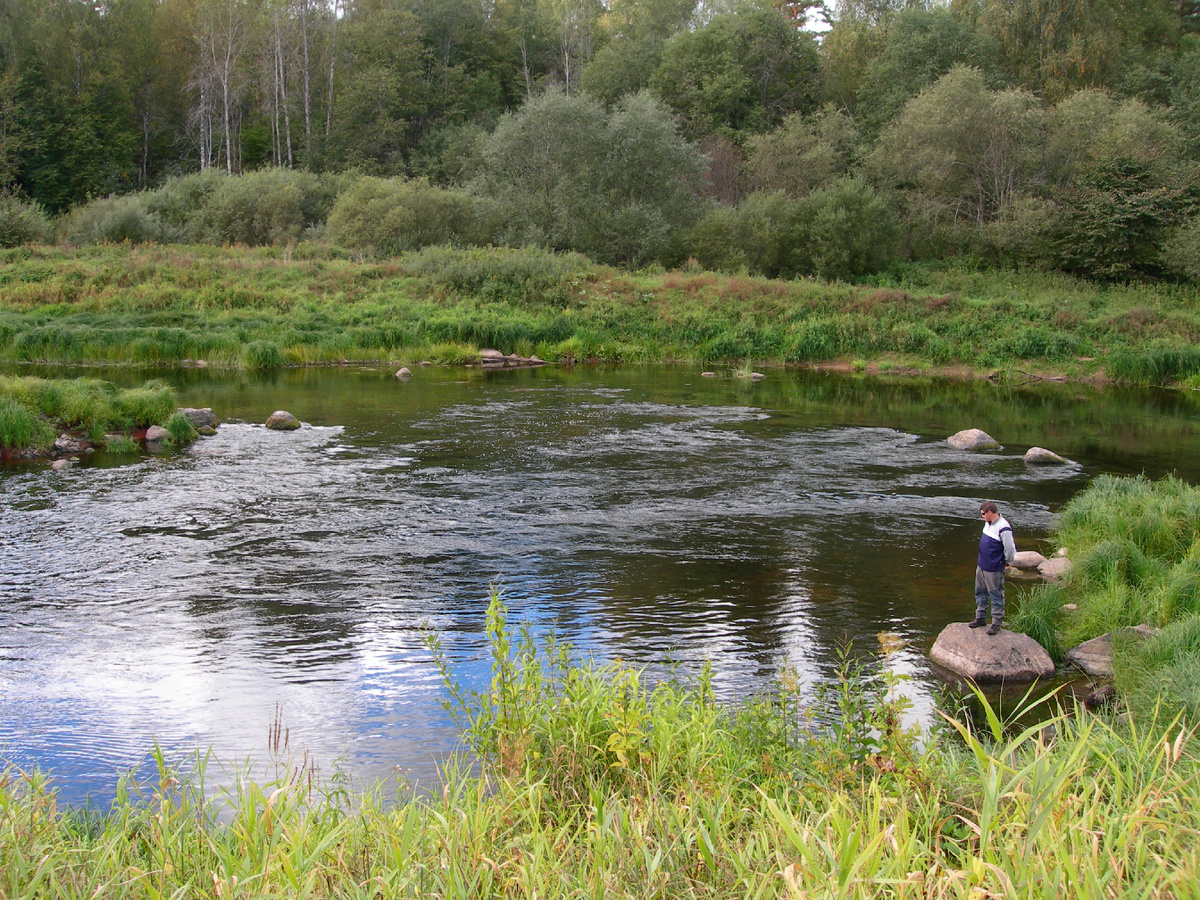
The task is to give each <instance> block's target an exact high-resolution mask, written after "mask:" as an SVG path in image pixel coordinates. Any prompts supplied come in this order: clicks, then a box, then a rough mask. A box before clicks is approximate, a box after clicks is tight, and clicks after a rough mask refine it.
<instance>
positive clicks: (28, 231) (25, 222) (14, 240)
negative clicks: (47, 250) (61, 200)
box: [0, 191, 51, 247]
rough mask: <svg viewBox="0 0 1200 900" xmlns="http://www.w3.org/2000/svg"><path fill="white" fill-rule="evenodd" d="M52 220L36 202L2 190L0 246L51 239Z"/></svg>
mask: <svg viewBox="0 0 1200 900" xmlns="http://www.w3.org/2000/svg"><path fill="white" fill-rule="evenodd" d="M50 230H51V229H50V220H49V219H47V218H46V214H45V213H44V212H42V208H41V207H40V206H38V204H36V203H27V202H25V201H24V200H21V199H20V198H18V197H17V196H15V195H14V194H11V193H9V192H8V191H0V247H19V246H20V245H21V244H38V243H44V242H46V241H48V240H50Z"/></svg>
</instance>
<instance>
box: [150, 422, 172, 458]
mask: <svg viewBox="0 0 1200 900" xmlns="http://www.w3.org/2000/svg"><path fill="white" fill-rule="evenodd" d="M170 442H171V432H169V431H167V429H165V428H163V427H162V426H161V425H151V426H150V427H149V428H147V429H146V449H147V450H149V451H150V452H151V453H158V452H160V451H162V450H165V449H166V448H167V446H168V445H169V444H170Z"/></svg>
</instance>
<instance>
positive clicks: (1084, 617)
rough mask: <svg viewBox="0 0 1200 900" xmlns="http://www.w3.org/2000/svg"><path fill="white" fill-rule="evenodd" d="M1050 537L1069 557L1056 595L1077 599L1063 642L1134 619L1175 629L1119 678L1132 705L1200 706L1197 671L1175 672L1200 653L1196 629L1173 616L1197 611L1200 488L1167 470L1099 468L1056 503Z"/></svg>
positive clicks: (1199, 603)
mask: <svg viewBox="0 0 1200 900" xmlns="http://www.w3.org/2000/svg"><path fill="white" fill-rule="evenodd" d="M1057 537H1058V539H1059V540H1060V541H1061V542H1062V544H1063V545H1064V546H1066V547H1068V548H1069V550H1070V554H1071V558H1072V560H1073V561H1074V563H1075V566H1074V570H1073V572H1072V574H1071V576H1070V578H1069V579H1068V581H1067V583H1066V587H1065V588H1064V589H1063V591H1062V592H1061V596H1062V599H1063V600H1064V601H1070V602H1074V603H1075V604H1076V605H1077V606H1078V610H1077V611H1076V612H1075V613H1073V614H1072V615H1071V616H1070V617H1069V618H1068V619H1067V620H1066V621H1065V622H1064V627H1063V634H1062V640H1063V642H1064V643H1065V644H1067V645H1072V644H1074V643H1077V642H1079V641H1083V640H1087V639H1090V638H1093V637H1097V636H1099V635H1101V634H1105V633H1107V632H1110V631H1114V630H1116V629H1120V628H1122V627H1128V626H1133V625H1138V624H1141V623H1146V624H1149V625H1151V626H1155V627H1160V628H1164V629H1167V630H1169V633H1170V634H1173V635H1175V637H1173V638H1170V639H1166V638H1163V639H1161V640H1162V641H1163V643H1162V644H1161V645H1156V646H1161V648H1166V649H1156V650H1153V651H1147V653H1146V654H1142V653H1140V652H1139V653H1137V654H1136V658H1131V659H1128V660H1126V662H1127V663H1128V664H1125V665H1119V666H1118V669H1117V672H1118V679H1117V681H1118V684H1119V686H1120V687H1121V688H1122V691H1123V692H1124V693H1125V694H1127V695H1128V697H1127V699H1128V700H1129V702H1130V703H1131V707H1132V708H1133V709H1134V710H1135V712H1136V711H1141V712H1142V713H1149V712H1150V711H1151V710H1152V708H1153V707H1155V706H1158V705H1160V704H1161V705H1162V706H1163V708H1165V709H1167V710H1169V711H1176V710H1200V680H1198V679H1190V678H1181V677H1176V676H1177V675H1178V674H1179V672H1180V671H1181V670H1180V666H1185V667H1186V661H1187V660H1189V659H1191V658H1192V657H1193V656H1200V633H1195V632H1193V631H1192V630H1191V629H1190V628H1184V627H1180V626H1178V625H1177V624H1176V623H1178V622H1181V621H1187V620H1190V619H1191V618H1192V617H1195V616H1200V489H1197V488H1195V487H1192V486H1191V485H1188V484H1186V483H1185V482H1183V481H1182V480H1180V479H1178V478H1174V477H1166V478H1163V479H1161V480H1159V481H1151V480H1149V479H1147V478H1145V477H1144V476H1138V477H1136V478H1118V477H1114V476H1108V475H1105V476H1101V477H1099V478H1097V479H1095V480H1094V481H1093V482H1092V483H1091V484H1090V485H1089V486H1088V487H1087V489H1085V490H1084V491H1082V492H1081V493H1080V494H1078V495H1077V496H1076V497H1074V498H1072V500H1071V501H1070V503H1068V504H1067V505H1066V506H1065V507H1064V508H1063V511H1062V513H1061V514H1060V517H1059V522H1058V527H1057ZM1164 633H1167V631H1165V632H1164ZM1189 641H1190V642H1191V643H1189ZM1117 653H1118V661H1120V657H1121V656H1122V655H1127V651H1126V650H1125V649H1123V648H1122V647H1120V646H1118V647H1117ZM1179 661H1182V662H1179ZM1171 673H1175V674H1171Z"/></svg>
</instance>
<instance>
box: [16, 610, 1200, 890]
mask: <svg viewBox="0 0 1200 900" xmlns="http://www.w3.org/2000/svg"><path fill="white" fill-rule="evenodd" d="M488 637H489V645H490V651H491V659H492V679H491V684H490V686H488V687H487V688H486V689H485V690H483V691H479V692H474V691H469V690H465V689H464V688H462V687H461V686H460V685H458V684H457V683H456V681H455V679H454V676H453V673H452V672H450V671H448V670H447V669H446V668H445V666H444V664H443V673H444V675H445V678H446V685H447V689H448V696H449V697H450V698H451V700H450V701H449V705H450V706H451V708H452V710H453V711H454V712H455V713H456V714H457V715H458V716H459V717H460V720H461V722H462V724H463V727H464V738H465V741H464V743H465V746H464V751H463V754H462V755H460V756H458V757H456V758H455V759H454V760H452V761H451V762H450V763H449V764H448V765H447V766H446V768H445V771H444V780H443V783H442V784H441V785H439V786H438V789H437V790H436V791H435V792H434V793H433V794H431V795H423V794H417V793H413V792H408V791H401V792H400V794H399V795H398V796H397V797H395V798H394V800H392V799H390V798H386V797H384V796H383V795H382V794H381V792H380V791H379V790H374V791H369V792H367V793H365V794H362V795H352V794H351V793H350V792H349V791H348V789H347V786H346V785H345V783H344V780H343V779H341V778H340V777H338V776H337V775H336V774H335V776H334V777H332V778H330V779H328V780H327V781H324V782H323V781H321V780H320V779H319V778H314V776H313V771H312V768H311V766H310V765H305V764H304V762H303V756H302V757H301V762H300V763H298V764H295V765H289V764H288V761H287V760H286V759H277V764H279V769H278V776H277V778H276V779H275V780H273V781H271V782H269V783H267V784H266V785H264V786H258V785H256V784H254V783H253V782H252V781H250V780H247V779H237V780H236V786H235V787H232V788H229V789H226V790H223V791H220V792H218V793H219V794H220V797H219V798H218V799H215V800H214V799H213V798H212V797H211V796H210V792H208V791H206V786H205V782H204V775H205V768H206V766H205V764H204V763H203V761H201V762H200V763H198V764H193V765H183V766H172V765H171V764H169V762H168V761H167V760H166V758H165V757H164V755H163V754H162V753H161V752H159V753H158V754H157V755H156V759H157V763H158V768H157V771H156V772H154V773H152V774H151V775H150V777H148V778H146V779H143V780H137V779H134V778H128V779H126V780H125V781H123V782H122V784H121V787H120V788H119V791H118V796H117V799H116V801H115V802H114V803H113V805H112V807H111V808H110V809H109V810H106V811H97V810H89V809H62V808H60V807H59V805H58V804H57V802H56V798H55V794H54V791H53V786H52V784H51V783H50V782H49V781H48V780H47V779H46V778H45V777H43V776H41V775H38V774H36V773H22V772H17V771H15V770H10V771H9V772H8V773H7V774H6V775H5V777H4V779H3V783H2V784H0V860H3V863H4V865H3V867H2V870H0V871H2V874H0V895H3V896H4V897H6V898H12V900H16V898H33V897H38V898H41V897H93V896H105V897H113V898H123V897H137V898H142V897H153V898H165V897H192V896H199V895H204V896H213V897H217V898H232V897H280V898H283V897H287V898H289V900H290V898H308V897H354V898H384V897H387V898H392V897H414V898H416V897H445V898H476V897H488V896H504V897H544V898H554V897H597V898H599V897H637V898H642V897H645V898H675V897H714V898H716V897H721V898H725V897H747V898H762V897H778V898H789V900H800V898H826V897H828V898H834V897H838V898H841V897H855V898H864V900H865V898H872V900H873V898H878V897H911V898H933V897H956V898H959V897H961V898H983V897H1014V898H1016V897H1030V898H1033V897H1045V896H1048V895H1063V896H1070V897H1079V898H1110V897H1135V896H1136V897H1144V896H1156V897H1192V896H1195V889H1196V888H1195V886H1196V884H1197V883H1200V841H1197V837H1196V836H1197V833H1198V830H1200V778H1198V777H1197V776H1198V775H1200V768H1198V765H1197V762H1198V760H1197V757H1196V754H1195V751H1194V746H1193V743H1192V731H1191V730H1190V729H1189V728H1188V727H1187V726H1185V725H1184V724H1183V723H1182V722H1181V721H1180V720H1178V719H1174V718H1171V717H1170V716H1159V717H1155V716H1151V717H1149V718H1148V719H1146V720H1144V721H1143V720H1142V719H1140V718H1138V717H1134V718H1132V719H1131V720H1129V721H1128V722H1119V721H1117V720H1112V719H1108V718H1102V717H1096V716H1091V715H1078V716H1072V715H1066V714H1063V713H1056V714H1054V715H1053V716H1052V717H1051V721H1050V724H1051V725H1052V726H1053V727H1052V728H1049V729H1047V728H1046V727H1044V723H1039V724H1037V725H1034V726H1032V727H1029V728H1025V729H1023V730H1022V729H1020V728H1016V729H1006V727H1005V724H1004V723H1002V722H1001V721H1000V720H999V719H998V718H996V716H995V714H994V713H992V712H991V711H990V709H987V708H986V707H985V711H986V716H985V718H984V719H983V720H982V724H981V725H980V727H978V728H976V727H973V726H969V725H964V724H960V723H957V722H955V721H953V720H949V724H947V725H943V726H940V727H937V728H935V729H934V730H933V731H932V732H931V733H926V734H924V735H918V734H917V733H916V732H915V731H913V730H912V729H909V728H905V727H903V726H902V724H901V722H902V716H903V712H904V702H903V701H902V700H900V699H898V695H897V694H895V692H894V691H893V690H892V689H893V688H894V687H895V679H894V678H891V677H889V676H888V675H887V674H886V672H887V669H886V665H883V666H880V667H879V671H878V673H877V674H872V671H871V668H868V667H863V666H856V665H849V664H848V665H846V666H845V667H844V668H843V669H842V670H841V673H840V677H839V678H836V679H834V680H833V681H832V682H831V683H830V686H829V687H827V688H826V689H824V690H823V691H820V692H818V695H817V696H816V698H815V700H814V701H813V702H805V701H803V700H802V699H801V692H800V691H799V690H798V688H797V685H796V683H795V679H794V678H793V677H791V676H789V675H788V673H783V674H782V675H781V677H780V679H779V682H778V685H777V687H776V689H775V690H773V691H771V692H769V693H767V694H765V695H761V696H758V697H754V698H750V699H745V700H742V701H739V702H737V703H735V704H732V705H726V704H721V703H718V702H717V701H716V700H715V699H714V697H713V693H712V690H711V687H710V684H709V681H708V677H707V674H706V673H704V672H701V673H699V674H698V675H696V676H695V677H692V678H683V677H677V678H671V679H668V680H666V681H663V682H659V683H656V684H652V683H650V682H649V681H648V680H647V679H646V677H645V676H644V675H643V674H642V673H639V672H638V671H634V670H631V669H629V668H628V667H626V666H624V665H622V664H621V663H619V662H618V663H613V664H609V665H603V666H602V665H598V664H594V663H589V662H586V661H579V660H574V659H572V658H571V656H570V653H569V648H566V647H564V646H561V645H559V644H557V643H556V642H555V641H554V639H553V637H552V636H551V637H546V638H542V639H538V638H535V636H534V635H532V634H531V633H530V632H529V631H528V630H526V629H521V628H513V627H512V626H510V625H509V624H508V623H507V622H506V614H505V610H504V607H503V605H502V604H501V603H500V601H499V599H498V598H496V597H493V601H492V605H491V607H490V609H489V611H488ZM432 643H433V648H434V650H435V656H436V657H437V658H439V659H440V658H441V656H440V653H437V652H436V651H437V645H436V641H434V642H432ZM272 740H273V744H272V746H273V748H274V749H275V751H276V752H279V751H280V749H281V748H280V746H279V744H280V742H279V729H278V726H277V725H276V726H274V727H273V729H272ZM472 759H476V760H477V761H478V762H479V763H480V766H478V767H473V766H472V765H471V760H472ZM210 765H211V763H210ZM385 801H387V802H385Z"/></svg>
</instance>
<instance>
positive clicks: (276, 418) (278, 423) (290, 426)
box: [266, 409, 300, 431]
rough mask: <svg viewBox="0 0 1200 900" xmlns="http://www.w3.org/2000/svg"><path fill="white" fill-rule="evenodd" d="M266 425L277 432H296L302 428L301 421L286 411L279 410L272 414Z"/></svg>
mask: <svg viewBox="0 0 1200 900" xmlns="http://www.w3.org/2000/svg"><path fill="white" fill-rule="evenodd" d="M266 425H267V427H268V428H273V429H275V430H276V431H295V430H296V429H297V428H299V427H300V420H299V419H297V418H296V417H295V416H293V415H292V414H291V413H290V412H288V411H287V410H286V409H277V410H275V412H273V413H271V415H270V417H269V418H268V419H267V422H266Z"/></svg>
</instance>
